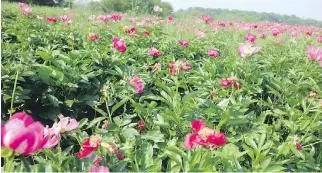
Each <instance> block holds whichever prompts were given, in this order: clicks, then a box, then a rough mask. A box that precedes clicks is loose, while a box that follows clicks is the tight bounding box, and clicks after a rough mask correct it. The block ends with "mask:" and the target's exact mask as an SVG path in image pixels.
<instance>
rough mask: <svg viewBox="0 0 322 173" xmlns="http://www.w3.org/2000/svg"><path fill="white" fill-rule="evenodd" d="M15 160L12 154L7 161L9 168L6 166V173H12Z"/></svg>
mask: <svg viewBox="0 0 322 173" xmlns="http://www.w3.org/2000/svg"><path fill="white" fill-rule="evenodd" d="M14 158H15V156H14V154H12V155H11V156H10V157H8V158H7V159H6V161H7V166H6V168H5V172H11V166H12V163H13V161H14Z"/></svg>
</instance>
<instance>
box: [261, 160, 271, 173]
mask: <svg viewBox="0 0 322 173" xmlns="http://www.w3.org/2000/svg"><path fill="white" fill-rule="evenodd" d="M271 161H272V158H270V157H269V158H267V159H266V160H264V161H262V162H261V163H260V168H261V171H260V172H262V171H264V170H265V169H266V168H267V167H268V165H269V164H270V163H271Z"/></svg>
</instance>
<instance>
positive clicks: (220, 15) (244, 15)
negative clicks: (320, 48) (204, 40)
mask: <svg viewBox="0 0 322 173" xmlns="http://www.w3.org/2000/svg"><path fill="white" fill-rule="evenodd" d="M203 14H207V15H210V16H212V17H213V18H214V19H218V20H233V21H241V20H243V21H247V22H251V21H255V22H256V21H274V22H278V23H288V24H292V25H312V26H319V27H322V21H318V20H314V19H302V18H300V17H297V16H295V15H291V16H289V15H280V14H276V13H264V12H254V11H241V10H228V9H213V8H201V7H193V8H188V9H187V10H179V11H177V12H175V13H174V15H175V16H176V17H179V18H187V17H190V16H201V15H203Z"/></svg>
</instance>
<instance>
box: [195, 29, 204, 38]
mask: <svg viewBox="0 0 322 173" xmlns="http://www.w3.org/2000/svg"><path fill="white" fill-rule="evenodd" d="M195 35H196V37H197V39H201V38H203V37H205V32H203V31H200V30H198V29H196V30H195Z"/></svg>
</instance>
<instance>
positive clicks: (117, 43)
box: [112, 37, 126, 52]
mask: <svg viewBox="0 0 322 173" xmlns="http://www.w3.org/2000/svg"><path fill="white" fill-rule="evenodd" d="M112 42H113V46H114V48H115V49H116V50H118V51H120V52H125V51H126V45H125V42H124V41H123V40H121V39H120V38H118V37H114V38H113V39H112Z"/></svg>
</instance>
